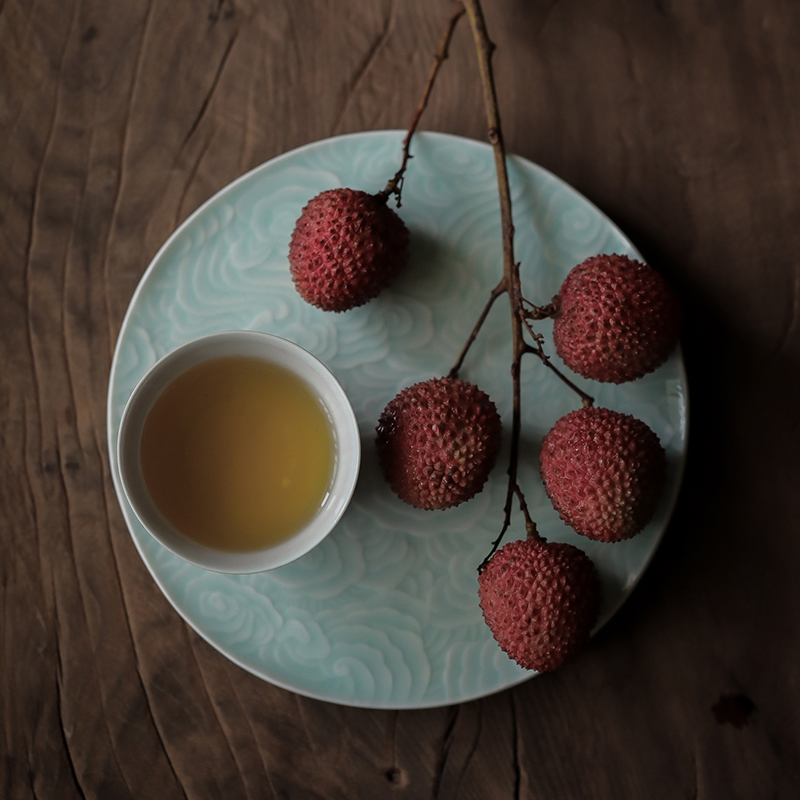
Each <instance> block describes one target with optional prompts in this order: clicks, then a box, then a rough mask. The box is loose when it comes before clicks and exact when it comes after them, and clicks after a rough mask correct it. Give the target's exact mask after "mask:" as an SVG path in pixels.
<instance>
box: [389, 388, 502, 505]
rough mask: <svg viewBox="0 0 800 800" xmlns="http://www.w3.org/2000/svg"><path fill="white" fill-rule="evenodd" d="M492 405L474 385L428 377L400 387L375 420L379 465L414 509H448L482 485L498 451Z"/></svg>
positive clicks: (497, 424)
mask: <svg viewBox="0 0 800 800" xmlns="http://www.w3.org/2000/svg"><path fill="white" fill-rule="evenodd" d="M500 433H501V423H500V415H499V414H498V413H497V408H496V407H495V405H494V403H493V402H492V401H491V400H490V399H489V396H488V395H487V394H485V393H484V392H482V391H481V390H480V389H479V388H478V387H477V386H473V385H472V384H470V383H466V382H465V381H462V380H457V379H454V378H433V379H431V380H429V381H425V382H423V383H416V384H414V385H413V386H409V387H408V388H406V389H403V391H401V392H400V393H399V394H398V395H397V396H395V397H394V399H392V400H391V401H389V403H388V405H387V406H386V408H385V409H384V410H383V413H382V414H381V416H380V419H379V420H378V428H377V438H376V445H377V449H378V458H379V460H380V464H381V468H382V469H383V473H384V475H385V477H386V480H387V481H388V482H389V485H390V486H391V487H392V490H393V491H394V493H395V494H396V495H397V496H398V497H399V498H400V499H401V500H404V501H405V502H406V503H410V504H411V505H412V506H415V507H416V508H424V509H436V508H451V507H452V506H457V505H459V504H460V503H463V502H465V501H466V500H469V499H470V498H472V497H474V496H475V495H476V494H478V492H480V491H481V489H483V486H484V484H485V483H486V479H487V478H488V477H489V473H490V472H491V470H492V467H493V466H494V463H495V461H496V460H497V453H498V451H499V450H500Z"/></svg>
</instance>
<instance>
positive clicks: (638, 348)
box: [553, 255, 681, 383]
mask: <svg viewBox="0 0 800 800" xmlns="http://www.w3.org/2000/svg"><path fill="white" fill-rule="evenodd" d="M555 303H556V307H557V309H558V311H557V313H556V315H555V318H554V322H553V340H554V342H555V346H556V352H557V353H558V355H559V356H560V357H561V359H562V361H563V362H564V363H565V364H566V365H567V366H568V367H569V368H570V369H572V370H574V371H575V372H577V373H578V374H579V375H583V377H584V378H592V379H594V380H596V381H603V382H604V383H624V382H625V381H632V380H634V379H636V378H641V377H642V376H643V375H646V374H647V373H648V372H652V371H653V370H655V369H656V368H657V367H660V366H661V364H663V363H664V362H665V361H666V360H667V358H668V357H669V355H670V353H671V352H672V351H673V349H674V348H675V345H676V344H677V343H678V333H679V331H680V324H681V310H680V305H679V304H678V299H677V297H676V296H675V293H674V292H673V291H672V289H671V288H670V287H669V285H668V284H667V282H666V281H665V280H664V279H663V278H662V277H661V275H659V274H658V272H656V271H655V270H654V269H653V268H652V267H649V266H647V265H646V264H642V263H641V262H640V261H634V260H633V259H630V258H628V257H627V256H619V255H599V256H594V257H592V258H588V259H587V260H586V261H584V262H583V263H582V264H579V265H578V266H577V267H575V268H574V269H573V270H572V271H571V272H570V273H569V275H567V278H566V280H565V281H564V283H563V284H562V285H561V289H560V290H559V293H558V296H557V298H556V299H555Z"/></svg>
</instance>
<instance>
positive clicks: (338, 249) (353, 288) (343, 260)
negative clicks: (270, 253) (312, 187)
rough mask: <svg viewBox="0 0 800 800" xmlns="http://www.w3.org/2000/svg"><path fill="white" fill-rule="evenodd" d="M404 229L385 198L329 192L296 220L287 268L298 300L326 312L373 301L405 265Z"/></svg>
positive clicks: (340, 190)
mask: <svg viewBox="0 0 800 800" xmlns="http://www.w3.org/2000/svg"><path fill="white" fill-rule="evenodd" d="M408 240H409V236H408V229H407V228H406V226H405V224H404V223H403V220H401V219H400V217H398V216H397V214H395V212H394V211H392V209H391V208H389V206H387V205H386V200H385V198H382V197H379V196H377V195H372V194H367V192H359V191H355V190H353V189H331V190H330V191H327V192H322V193H321V194H318V195H317V196H316V197H315V198H313V199H312V200H311V201H310V202H309V203H308V205H306V207H305V208H304V209H303V213H302V214H301V215H300V218H299V219H298V220H297V223H296V225H295V228H294V232H293V233H292V239H291V242H290V244H289V268H290V271H291V274H292V280H294V284H295V286H296V288H297V291H298V292H299V293H300V296H301V297H302V298H303V299H304V300H306V301H307V302H309V303H311V305H314V306H317V308H321V309H323V310H324V311H348V310H349V309H351V308H356V307H357V306H360V305H363V304H364V303H366V302H367V301H368V300H372V298H373V297H377V296H378V295H379V294H380V293H381V292H382V291H383V290H384V289H385V288H386V287H387V286H389V284H390V283H392V281H393V280H394V279H395V278H396V277H397V275H398V273H399V272H400V271H401V270H402V268H403V266H404V265H405V263H406V261H407V260H408Z"/></svg>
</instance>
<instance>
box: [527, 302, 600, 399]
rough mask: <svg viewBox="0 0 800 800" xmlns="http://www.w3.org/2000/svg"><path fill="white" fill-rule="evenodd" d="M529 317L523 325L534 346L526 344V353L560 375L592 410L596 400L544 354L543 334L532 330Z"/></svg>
mask: <svg viewBox="0 0 800 800" xmlns="http://www.w3.org/2000/svg"><path fill="white" fill-rule="evenodd" d="M527 316H528V315H527V314H526V315H525V316H524V317H523V319H522V323H523V325H524V326H525V328H526V329H527V331H528V333H529V334H530V335H531V338H532V339H533V341H534V344H532V345H530V344H526V345H525V352H526V353H533V354H534V355H537V356H539V358H540V359H541V360H542V364H544V365H545V366H546V367H547V368H548V369H549V370H552V371H553V372H554V373H555V374H556V375H558V377H559V378H561V380H562V381H564V383H566V384H567V386H569V388H570V389H572V391H573V392H575V393H576V394H577V395H578V396H579V397H580V398H581V402H582V403H583V406H584V408H591V407H592V406H593V405H594V398H593V397H591V396H590V395H588V394H586V392H584V391H583V390H582V389H579V388H578V387H577V386H576V385H575V384H574V383H573V382H572V381H571V380H570V379H569V378H568V377H567V376H566V375H564V373H563V372H561V370H559V369H558V368H557V367H555V366H554V365H553V362H552V361H551V360H550V356H548V355H547V353H545V352H544V347H543V346H542V334H541V333H535V332H534V330H533V328H531V326H530V324H529V323H528V319H526V317H527ZM534 319H538V318H534Z"/></svg>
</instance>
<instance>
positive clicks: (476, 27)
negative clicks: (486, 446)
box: [453, 0, 592, 572]
mask: <svg viewBox="0 0 800 800" xmlns="http://www.w3.org/2000/svg"><path fill="white" fill-rule="evenodd" d="M463 3H464V8H465V9H466V11H467V17H468V18H469V22H470V27H471V29H472V36H473V39H474V41H475V49H476V51H477V55H478V68H479V71H480V76H481V84H482V86H483V97H484V105H485V106H486V118H487V122H488V126H489V131H488V139H489V142H490V144H491V145H492V149H493V151H494V161H495V171H496V173H497V188H498V192H499V195H500V224H501V228H502V237H503V280H502V281H501V283H500V284H498V286H497V287H496V288H495V289H494V290H493V291H492V296H491V297H490V299H489V303H488V304H487V306H486V308H485V309H484V312H483V314H482V315H481V318H480V319H479V320H478V324H477V325H476V326H475V329H474V330H473V334H472V335H471V336H470V338H469V339H468V340H467V344H466V345H465V347H464V350H463V351H462V353H461V355H460V356H459V360H458V362H457V363H456V367H454V368H453V369H454V371H457V370H458V368H459V367H460V365H461V362H462V360H463V358H464V356H465V355H466V351H467V349H468V348H469V346H470V345H471V344H472V342H473V341H474V338H475V336H476V335H477V331H478V330H479V329H480V326H481V325H482V324H483V320H484V319H485V317H486V315H487V314H488V309H489V308H490V307H491V305H492V303H493V302H494V300H495V299H496V296H497V295H499V294H500V293H502V291H505V292H507V293H508V300H509V305H510V311H511V332H512V360H511V377H512V381H513V401H512V402H513V410H512V418H511V419H512V422H511V453H510V455H509V465H508V489H507V491H506V501H505V506H504V515H503V525H502V528H501V531H500V535H499V536H498V537H497V539H496V540H495V541H494V542H493V543H492V549H491V551H490V552H489V555H487V557H486V558H485V559H484V561H483V562H482V563H481V565H480V567H478V572H480V571H481V570H482V569H483V567H485V565H486V563H487V562H488V560H489V559H490V558H491V556H492V555H493V554H494V552H495V551H496V550H497V548H498V546H499V545H500V542H501V541H502V539H503V537H504V536H505V533H506V531H507V530H508V528H509V526H510V524H511V509H512V504H513V499H514V495H516V496H517V497H518V498H519V501H520V505H521V508H522V512H523V515H524V516H525V522H526V527H527V528H528V531H529V533H530V531H531V530H533V531H535V529H536V526H535V525H534V524H533V521H532V520H531V518H530V515H529V513H528V509H527V504H526V503H525V498H524V495H523V493H522V490H521V488H520V487H519V484H518V483H517V469H518V464H519V444H520V433H521V428H522V422H521V401H520V395H521V391H520V369H521V363H522V357H523V355H525V353H534V354H535V355H538V356H539V358H540V359H541V360H542V363H544V364H545V366H547V367H549V368H550V369H551V370H553V372H554V373H555V374H556V375H558V376H559V377H560V378H561V379H562V380H563V381H565V383H567V384H568V385H569V386H570V387H571V388H572V389H573V390H574V391H576V392H577V393H578V394H579V395H580V397H581V400H582V401H583V403H584V405H591V403H592V398H591V397H589V396H588V395H587V394H586V393H585V392H582V391H581V390H580V389H578V387H577V386H575V384H573V383H572V382H571V381H569V380H567V378H566V377H565V376H564V375H562V374H561V373H560V372H559V371H558V370H557V369H556V368H555V367H553V365H552V364H551V363H550V360H549V358H548V357H547V355H546V354H545V352H544V348H543V347H542V339H541V336H540V335H537V334H535V333H534V331H533V329H532V328H531V326H530V324H529V323H528V319H534V318H536V319H541V318H544V317H546V316H552V314H554V313H556V310H557V309H556V303H555V302H553V303H551V304H550V306H549V307H548V306H544V307H539V306H535V305H533V304H532V303H530V302H528V305H529V306H530V309H525V308H524V307H523V303H524V302H526V301H524V299H523V297H522V290H521V286H520V278H519V264H518V263H517V262H516V261H515V260H514V222H513V217H512V213H511V191H510V187H509V180H508V169H507V167H506V152H505V145H504V143H503V132H502V128H501V124H500V112H499V110H498V105H497V91H496V89H495V83H494V74H493V71H492V53H493V52H494V49H495V45H494V44H493V43H492V41H491V39H490V38H489V33H488V31H487V30H486V23H485V21H484V18H483V11H482V9H481V4H480V0H463ZM523 325H524V327H525V328H526V329H527V330H528V332H529V333H530V335H531V336H532V337H533V341H534V342H535V344H534V345H529V344H527V343H526V342H525V339H524V337H523Z"/></svg>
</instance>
